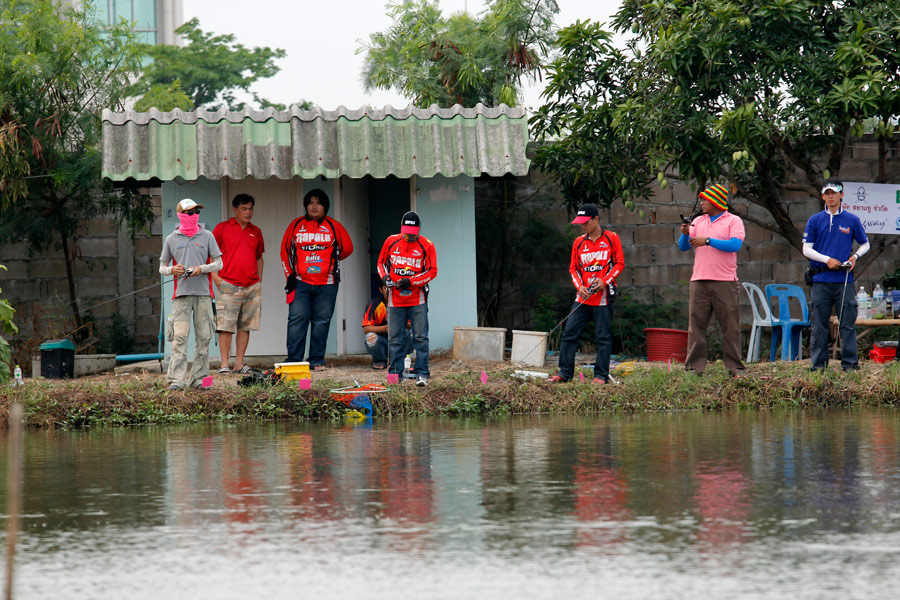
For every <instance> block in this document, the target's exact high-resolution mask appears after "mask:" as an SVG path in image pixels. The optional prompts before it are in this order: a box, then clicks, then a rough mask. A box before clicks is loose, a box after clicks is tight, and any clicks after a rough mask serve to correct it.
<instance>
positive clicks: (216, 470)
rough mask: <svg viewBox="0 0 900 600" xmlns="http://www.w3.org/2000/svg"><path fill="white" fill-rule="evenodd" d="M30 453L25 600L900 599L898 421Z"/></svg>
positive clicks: (417, 429) (61, 447)
mask: <svg viewBox="0 0 900 600" xmlns="http://www.w3.org/2000/svg"><path fill="white" fill-rule="evenodd" d="M0 442H2V444H3V450H2V451H0V452H2V454H0V458H2V461H3V462H2V466H3V470H4V473H3V476H4V477H5V459H6V454H5V452H6V450H5V443H6V441H5V439H0ZM25 443H26V455H27V456H26V466H25V468H26V474H25V486H26V497H25V502H24V513H25V514H24V520H23V523H22V529H23V534H22V536H21V538H20V545H19V553H18V555H17V571H16V594H17V595H16V597H17V598H79V599H81V598H111V597H121V598H153V599H159V598H192V599H193V598H262V597H266V598H300V597H305V598H316V599H317V600H319V599H325V598H391V599H405V598H409V599H412V598H416V599H421V598H500V597H503V598H515V599H517V600H518V599H527V598H567V599H569V598H574V599H580V598H598V597H601V598H603V597H610V598H653V599H655V600H656V599H660V598H727V599H729V600H731V599H735V598H784V599H787V598H790V599H797V598H867V599H871V598H896V597H898V592H897V591H896V590H897V586H898V584H900V566H898V565H900V419H898V413H897V411H894V410H866V411H850V410H847V411H821V412H779V413H755V412H754V413H730V414H652V415H638V416H605V417H600V418H597V417H555V416H554V417H549V416H540V417H522V418H510V419H504V420H492V421H481V420H458V419H456V420H454V419H443V420H442V419H428V420H414V421H403V422H382V421H378V420H376V421H375V422H374V423H371V424H364V425H361V426H354V425H339V426H335V425H298V424H261V425H260V424H249V425H247V424H245V425H234V426H231V425H215V426H197V427H186V428H153V427H148V428H139V429H104V430H99V431H87V432H40V431H38V432H34V431H30V432H27V433H26V442H25ZM4 481H5V478H4ZM2 500H3V503H4V506H5V496H4V497H3V498H2ZM3 543H4V544H5V539H4V540H3Z"/></svg>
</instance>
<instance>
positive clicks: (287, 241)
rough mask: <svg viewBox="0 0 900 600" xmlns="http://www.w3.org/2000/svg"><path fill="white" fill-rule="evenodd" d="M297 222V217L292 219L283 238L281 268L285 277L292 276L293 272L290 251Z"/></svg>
mask: <svg viewBox="0 0 900 600" xmlns="http://www.w3.org/2000/svg"><path fill="white" fill-rule="evenodd" d="M296 223H297V219H294V220H293V221H291V224H290V225H288V227H287V229H285V230H284V236H283V237H282V238H281V269H282V270H283V271H284V276H285V277H290V276H291V275H292V273H293V268H292V267H291V262H290V255H289V251H290V248H291V244H293V243H294V240H292V239H291V237H292V236H291V232H293V231H294V226H295V224H296Z"/></svg>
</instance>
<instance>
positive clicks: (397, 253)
mask: <svg viewBox="0 0 900 600" xmlns="http://www.w3.org/2000/svg"><path fill="white" fill-rule="evenodd" d="M388 273H390V275H391V279H392V280H393V281H394V283H396V282H397V281H399V280H401V279H403V278H404V277H406V278H408V279H409V280H410V282H411V283H412V286H411V287H409V288H407V289H405V290H399V289H397V288H396V287H392V288H391V291H390V294H389V298H388V301H389V303H390V305H391V306H418V305H419V304H425V302H426V301H427V300H428V282H429V281H431V280H432V279H434V278H435V277H436V276H437V255H436V254H435V251H434V244H432V243H431V240H429V239H428V238H426V237H425V236H422V235H420V236H419V237H418V238H417V239H416V240H414V241H412V242H407V241H406V240H405V239H403V234H401V233H397V234H394V235H392V236H390V237H389V238H388V239H386V240H384V245H383V246H382V247H381V254H379V255H378V275H379V276H381V278H382V279H384V276H385V275H386V274H388Z"/></svg>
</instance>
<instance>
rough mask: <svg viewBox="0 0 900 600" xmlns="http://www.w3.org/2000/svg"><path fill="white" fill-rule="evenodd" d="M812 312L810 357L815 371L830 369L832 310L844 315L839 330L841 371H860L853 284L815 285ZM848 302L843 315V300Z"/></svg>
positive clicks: (827, 283) (841, 315) (810, 315)
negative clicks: (829, 333)
mask: <svg viewBox="0 0 900 600" xmlns="http://www.w3.org/2000/svg"><path fill="white" fill-rule="evenodd" d="M810 295H811V298H810V304H811V309H810V311H809V323H810V339H809V356H810V358H811V359H812V366H813V368H814V369H824V368H825V367H827V366H828V321H829V320H830V319H831V310H832V308H833V309H834V311H835V313H836V314H838V315H840V318H841V322H840V325H839V327H838V330H839V332H840V336H841V367H842V368H844V369H848V368H851V369H852V368H856V367H857V366H858V365H859V354H858V350H857V346H856V311H857V305H856V296H855V295H854V293H853V281H852V280H851V281H849V282H848V283H847V288H846V292H845V290H844V283H843V282H841V283H831V282H818V281H817V282H815V283H813V284H812V292H811V294H810ZM842 296H843V298H844V310H843V312H841V297H842Z"/></svg>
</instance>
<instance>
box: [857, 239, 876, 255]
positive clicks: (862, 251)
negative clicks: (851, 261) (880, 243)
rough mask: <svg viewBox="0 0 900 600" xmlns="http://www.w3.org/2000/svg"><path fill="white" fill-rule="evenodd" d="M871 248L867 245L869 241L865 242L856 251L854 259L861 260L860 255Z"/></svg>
mask: <svg viewBox="0 0 900 600" xmlns="http://www.w3.org/2000/svg"><path fill="white" fill-rule="evenodd" d="M871 247H872V246H870V245H869V240H866V243H865V244H863V245H862V246H860V247H859V248H857V249H856V252H854V254H856V258H862V255H863V254H865V253H866V252H868V251H869V249H870V248H871Z"/></svg>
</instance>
